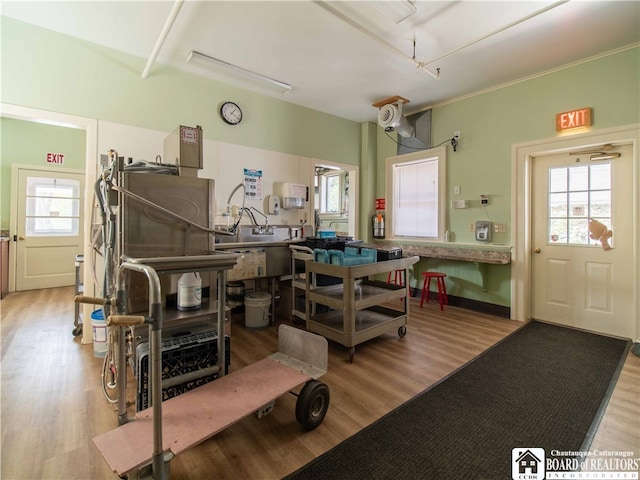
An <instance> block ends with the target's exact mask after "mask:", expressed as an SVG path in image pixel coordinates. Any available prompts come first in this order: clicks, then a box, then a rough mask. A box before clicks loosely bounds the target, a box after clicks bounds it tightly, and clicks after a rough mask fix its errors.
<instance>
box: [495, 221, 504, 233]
mask: <svg viewBox="0 0 640 480" xmlns="http://www.w3.org/2000/svg"><path fill="white" fill-rule="evenodd" d="M493 231H494V232H495V233H505V232H506V231H507V224H506V223H504V222H496V223H494V224H493Z"/></svg>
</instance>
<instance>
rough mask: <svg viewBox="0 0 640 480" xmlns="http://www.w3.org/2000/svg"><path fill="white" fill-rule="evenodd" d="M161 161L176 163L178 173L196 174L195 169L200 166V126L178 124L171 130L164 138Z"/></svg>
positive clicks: (170, 163)
mask: <svg viewBox="0 0 640 480" xmlns="http://www.w3.org/2000/svg"><path fill="white" fill-rule="evenodd" d="M163 161H164V163H167V164H169V165H178V167H179V168H180V175H183V174H187V175H191V176H194V177H195V176H197V170H198V169H201V168H202V127H201V126H200V125H198V126H196V127H186V126H184V125H180V126H179V127H178V128H176V129H175V130H174V131H173V132H171V133H170V134H169V135H168V136H167V137H166V138H165V139H164V158H163ZM188 169H193V170H188Z"/></svg>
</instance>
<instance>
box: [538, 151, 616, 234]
mask: <svg viewBox="0 0 640 480" xmlns="http://www.w3.org/2000/svg"><path fill="white" fill-rule="evenodd" d="M548 204H549V209H548V241H549V243H552V244H566V245H600V243H599V242H597V241H596V240H593V239H591V238H590V237H589V219H590V218H593V219H595V220H598V221H599V222H601V223H603V224H605V225H607V226H609V227H610V226H611V163H609V162H607V163H592V164H589V165H576V166H570V167H557V168H550V169H549V202H548Z"/></svg>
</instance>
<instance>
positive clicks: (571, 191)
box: [531, 145, 635, 337]
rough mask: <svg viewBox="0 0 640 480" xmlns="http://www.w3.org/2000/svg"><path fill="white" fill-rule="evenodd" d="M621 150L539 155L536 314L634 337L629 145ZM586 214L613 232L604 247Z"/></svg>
mask: <svg viewBox="0 0 640 480" xmlns="http://www.w3.org/2000/svg"><path fill="white" fill-rule="evenodd" d="M615 151H616V152H619V153H621V156H620V157H619V158H613V159H609V160H591V155H590V154H579V155H570V154H568V153H567V154H557V155H549V156H542V157H536V158H535V159H534V160H533V174H532V205H533V209H532V225H533V230H532V245H533V248H534V252H533V254H532V276H533V278H532V286H533V287H532V305H531V306H532V315H531V316H532V317H533V318H536V319H539V320H547V321H550V322H555V323H560V324H564V325H568V326H573V327H578V328H582V329H586V330H591V331H596V332H602V333H606V334H611V335H617V336H623V337H631V336H632V335H633V334H634V321H635V320H634V317H633V305H634V303H633V302H634V300H633V264H632V258H633V244H632V241H633V239H632V232H633V228H632V227H633V221H634V219H633V216H632V208H631V206H632V205H631V202H632V199H633V195H632V193H633V192H632V181H633V170H632V157H633V154H632V148H631V146H630V145H625V146H621V147H617V148H616V149H615ZM589 219H595V220H597V221H599V222H600V223H602V224H603V225H605V226H607V227H608V229H609V230H610V231H611V232H612V236H611V238H610V239H608V243H609V244H610V246H611V247H612V248H611V249H610V250H605V249H604V248H603V246H602V245H601V242H599V241H596V240H594V239H593V238H591V235H590V232H589Z"/></svg>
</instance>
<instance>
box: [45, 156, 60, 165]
mask: <svg viewBox="0 0 640 480" xmlns="http://www.w3.org/2000/svg"><path fill="white" fill-rule="evenodd" d="M47 163H57V164H58V165H62V164H63V163H64V154H63V153H47Z"/></svg>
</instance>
